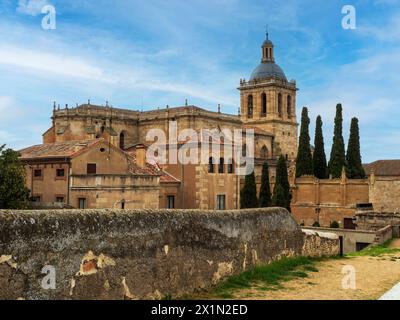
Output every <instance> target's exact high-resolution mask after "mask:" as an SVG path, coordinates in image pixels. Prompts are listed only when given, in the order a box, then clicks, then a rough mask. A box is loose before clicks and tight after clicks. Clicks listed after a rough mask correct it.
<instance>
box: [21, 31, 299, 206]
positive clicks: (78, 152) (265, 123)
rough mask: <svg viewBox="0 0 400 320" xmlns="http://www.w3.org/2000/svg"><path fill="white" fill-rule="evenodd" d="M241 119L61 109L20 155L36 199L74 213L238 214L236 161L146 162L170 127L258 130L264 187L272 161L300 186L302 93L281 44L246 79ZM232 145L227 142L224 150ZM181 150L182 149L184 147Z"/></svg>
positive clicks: (191, 109)
mask: <svg viewBox="0 0 400 320" xmlns="http://www.w3.org/2000/svg"><path fill="white" fill-rule="evenodd" d="M238 90H239V92H240V112H239V114H238V115H232V114H224V113H221V112H220V109H219V108H218V110H216V111H210V110H206V109H203V108H200V107H198V106H193V105H188V104H187V103H186V104H185V105H184V106H179V107H169V106H167V107H166V108H163V109H157V110H150V111H136V110H127V109H118V108H114V107H111V106H110V105H109V104H108V103H107V104H106V105H105V106H97V105H93V104H91V103H90V101H89V102H88V103H87V104H84V105H80V106H76V107H74V108H71V107H68V105H67V106H66V107H65V108H63V109H61V108H60V107H56V105H54V110H53V116H52V126H51V128H50V129H48V130H47V131H46V132H45V133H44V134H43V144H42V145H37V146H32V147H30V148H26V149H24V150H21V151H20V152H21V159H22V160H23V161H24V163H26V168H27V173H28V181H27V184H28V185H27V187H28V188H29V189H30V190H31V193H32V199H34V200H35V201H36V202H37V203H38V205H39V204H41V205H49V204H52V203H58V204H59V205H60V204H63V205H65V206H68V207H72V208H121V209H124V208H151V209H154V208H187V209H191V208H193V209H221V210H224V209H239V207H240V205H239V204H240V189H241V184H242V183H243V181H242V180H243V179H242V177H240V176H238V175H236V174H235V172H234V170H233V169H232V166H231V164H232V163H231V162H230V161H231V159H224V157H223V156H222V157H221V158H219V159H213V158H212V157H211V158H210V162H209V163H208V164H207V165H206V164H188V165H182V164H163V165H158V164H156V163H148V161H146V156H145V155H146V148H148V146H149V142H148V141H146V134H147V132H148V131H149V130H150V129H161V130H163V131H164V132H165V133H166V136H169V128H170V126H169V124H170V122H171V121H174V122H176V123H177V127H178V131H181V130H184V129H193V130H195V131H199V132H200V131H201V130H202V129H218V130H220V131H222V130H224V129H229V130H235V129H242V130H246V129H253V130H254V133H255V141H254V163H255V174H256V179H257V184H258V186H259V185H260V179H261V169H262V164H263V163H264V162H265V161H268V163H269V164H270V168H271V182H272V183H274V176H275V167H276V162H277V158H278V157H279V156H280V155H284V156H285V157H286V159H287V161H288V167H289V176H290V178H291V180H292V181H293V180H294V164H295V159H296V156H297V134H298V133H297V132H298V123H297V119H296V93H297V90H298V89H297V86H296V82H295V81H294V80H290V81H288V79H287V77H286V75H285V73H284V71H283V70H282V69H281V68H280V67H279V66H278V64H277V63H276V62H275V53H274V44H273V43H272V41H271V40H269V38H268V34H267V37H266V39H265V41H264V42H263V44H262V46H261V61H260V63H259V65H258V66H257V67H256V68H255V70H254V71H253V72H252V74H251V76H250V78H249V79H248V80H246V79H241V80H240V86H239V88H238ZM225 143H227V142H225ZM178 148H179V145H178Z"/></svg>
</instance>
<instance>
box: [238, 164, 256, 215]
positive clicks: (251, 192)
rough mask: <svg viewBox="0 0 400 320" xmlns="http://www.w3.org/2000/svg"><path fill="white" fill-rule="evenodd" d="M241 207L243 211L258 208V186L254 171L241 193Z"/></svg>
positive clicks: (248, 177)
mask: <svg viewBox="0 0 400 320" xmlns="http://www.w3.org/2000/svg"><path fill="white" fill-rule="evenodd" d="M240 207H241V208H242V209H252V208H258V200H257V186H256V177H255V176H254V171H253V172H252V173H251V174H249V175H247V176H246V178H245V181H244V186H243V189H242V191H241V192H240Z"/></svg>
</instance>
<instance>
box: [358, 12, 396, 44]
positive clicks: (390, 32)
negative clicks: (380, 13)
mask: <svg viewBox="0 0 400 320" xmlns="http://www.w3.org/2000/svg"><path fill="white" fill-rule="evenodd" d="M359 32H360V34H362V35H364V36H373V37H375V38H376V39H377V40H379V41H399V40H400V12H397V13H395V14H393V15H392V16H391V17H390V18H389V19H388V21H387V22H386V24H384V25H382V24H379V25H377V24H374V25H371V24H369V25H363V26H360V27H359Z"/></svg>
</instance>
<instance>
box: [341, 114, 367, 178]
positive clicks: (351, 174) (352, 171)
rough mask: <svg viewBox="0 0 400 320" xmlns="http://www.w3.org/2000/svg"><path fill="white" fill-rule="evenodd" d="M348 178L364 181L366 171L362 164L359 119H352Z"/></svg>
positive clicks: (348, 149) (347, 157)
mask: <svg viewBox="0 0 400 320" xmlns="http://www.w3.org/2000/svg"><path fill="white" fill-rule="evenodd" d="M346 161H347V177H348V178H349V179H364V178H365V170H364V168H363V166H362V162H361V151H360V130H359V127H358V119H357V118H353V119H351V127H350V137H349V145H348V146H347V155H346Z"/></svg>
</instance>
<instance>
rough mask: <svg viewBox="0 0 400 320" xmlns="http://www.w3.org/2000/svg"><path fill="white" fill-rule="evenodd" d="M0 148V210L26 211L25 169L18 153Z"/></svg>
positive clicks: (27, 194) (27, 193)
mask: <svg viewBox="0 0 400 320" xmlns="http://www.w3.org/2000/svg"><path fill="white" fill-rule="evenodd" d="M4 147H5V146H2V147H0V208H1V209H26V208H27V206H28V198H29V190H28V189H27V188H26V187H25V169H24V166H23V164H22V163H21V162H20V160H19V153H18V152H16V151H13V150H11V149H7V150H4Z"/></svg>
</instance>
